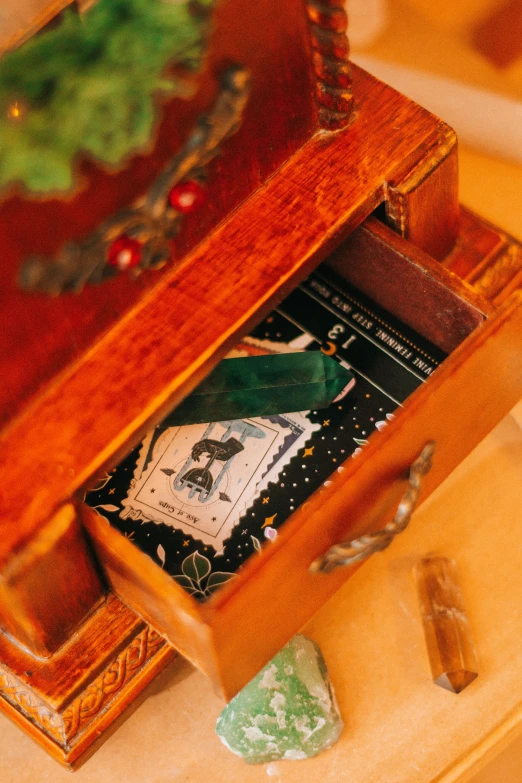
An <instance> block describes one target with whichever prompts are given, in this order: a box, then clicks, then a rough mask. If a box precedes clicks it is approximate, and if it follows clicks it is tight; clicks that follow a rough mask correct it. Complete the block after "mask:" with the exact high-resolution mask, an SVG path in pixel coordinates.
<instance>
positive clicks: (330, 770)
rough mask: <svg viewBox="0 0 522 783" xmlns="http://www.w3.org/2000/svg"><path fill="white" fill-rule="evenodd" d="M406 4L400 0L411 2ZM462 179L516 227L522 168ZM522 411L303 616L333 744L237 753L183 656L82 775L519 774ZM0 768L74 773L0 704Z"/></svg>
mask: <svg viewBox="0 0 522 783" xmlns="http://www.w3.org/2000/svg"><path fill="white" fill-rule="evenodd" d="M460 2H470V0H460ZM414 5H415V0H409V2H408V3H407V4H406V3H404V2H402V3H401V2H399V3H397V7H399V6H400V7H401V9H402V10H403V11H404V13H407V11H408V9H409V10H411V8H412V7H413V6H414ZM424 5H425V4H424V3H423V2H421V0H419V2H418V9H416V11H415V13H416V14H417V16H416V17H415V18H417V19H418V20H420V19H421V15H420V14H421V11H422V10H423V6H424ZM407 6H408V8H407ZM410 21H411V20H410ZM419 24H420V21H419ZM383 45H384V44H382V43H381V46H383ZM434 46H435V44H434ZM391 48H393V47H391ZM427 57H428V59H429V53H428V55H427ZM433 57H435V55H433ZM484 78H485V77H484ZM486 82H487V79H486V78H485V81H484V86H487V83H486ZM461 183H462V200H463V202H464V203H465V204H466V205H468V206H470V207H472V208H473V209H475V210H477V211H479V212H480V213H481V214H483V215H484V216H485V217H488V218H489V219H491V220H493V221H494V222H496V223H497V224H499V225H500V226H502V227H503V228H505V229H507V230H509V231H511V232H512V233H513V234H515V235H516V236H518V237H519V238H522V219H521V217H520V204H521V201H522V170H521V169H520V168H517V167H515V166H513V165H511V164H509V163H506V162H504V161H499V160H493V159H489V158H487V157H485V156H484V155H482V154H479V153H477V152H475V151H473V150H469V149H463V150H462V151H461ZM484 372H487V368H484ZM517 419H518V421H517ZM521 425H522V404H521V405H519V406H518V410H517V409H516V410H515V415H512V416H508V417H506V419H505V420H504V421H503V422H502V423H501V424H500V425H499V426H498V427H497V428H496V429H495V430H494V431H493V432H492V433H491V434H490V435H489V436H488V437H487V438H486V439H485V440H484V441H483V442H482V443H481V444H480V446H479V447H478V448H477V449H476V450H475V451H474V452H473V453H472V454H471V455H470V456H469V457H468V459H467V460H466V461H465V462H464V463H462V465H461V466H460V467H459V468H458V469H457V470H456V471H454V473H453V474H452V475H451V476H450V477H449V479H447V480H446V482H445V483H444V484H443V485H442V486H441V487H440V488H439V489H438V490H437V491H436V492H435V493H434V494H433V495H432V496H431V497H430V499H429V500H428V501H427V502H426V503H425V504H424V505H423V506H422V508H421V509H420V510H419V511H418V512H417V514H416V515H415V517H414V521H413V523H412V526H411V527H410V529H409V530H407V531H406V532H405V533H404V534H403V535H402V536H400V537H399V539H398V540H397V541H396V542H395V543H394V545H393V546H392V547H391V548H390V549H389V550H388V551H387V552H385V553H382V554H379V555H377V556H375V557H374V558H373V559H372V560H371V561H370V562H369V563H368V564H367V565H366V566H364V567H363V568H362V569H361V570H360V571H359V572H358V573H357V574H356V575H355V576H354V577H353V578H352V579H351V580H350V581H349V582H348V583H347V584H346V585H345V587H344V588H343V589H342V590H341V591H340V592H339V593H337V595H335V596H334V597H333V599H331V600H330V601H329V603H328V604H327V605H326V606H325V607H324V608H323V609H322V610H321V612H319V613H318V614H317V615H316V617H315V618H314V619H313V620H312V621H311V623H309V625H308V626H307V627H306V628H305V629H304V632H305V633H307V634H308V635H309V636H310V637H312V638H313V639H315V640H316V641H317V642H318V643H319V644H320V646H321V648H322V650H323V652H324V655H325V658H326V661H327V664H328V667H329V670H330V673H331V676H332V679H333V682H334V684H335V687H336V691H337V696H338V699H339V703H340V707H341V711H342V713H343V716H344V719H345V730H344V733H343V735H342V737H341V739H340V741H339V742H338V744H337V745H336V746H335V747H334V748H333V749H331V750H330V751H328V752H327V753H325V754H323V755H321V756H320V757H318V758H316V759H313V760H310V761H305V762H278V763H273V764H269V765H266V766H261V767H248V766H246V765H245V764H244V763H243V762H242V761H241V760H240V759H237V758H236V757H235V756H233V755H232V754H231V753H229V751H227V750H226V749H225V748H224V747H223V746H222V745H221V743H220V742H219V740H218V739H217V737H216V735H215V734H214V730H213V727H214V724H215V721H216V718H217V716H218V714H219V712H220V709H221V707H222V704H221V702H220V701H219V699H218V698H217V697H215V696H214V694H213V693H212V690H211V686H210V684H209V682H208V681H207V680H206V678H205V677H204V676H203V675H202V674H200V673H199V672H197V671H195V670H193V669H192V668H191V667H190V666H189V664H187V663H185V662H183V661H176V662H174V664H173V665H172V666H171V668H170V669H169V670H168V671H167V672H166V674H165V675H164V676H163V678H162V679H161V680H160V681H158V682H157V683H156V684H155V685H154V686H153V690H152V692H151V693H152V695H151V696H150V697H149V699H148V700H147V701H146V702H145V703H144V704H143V705H142V706H141V707H140V708H139V709H138V710H137V712H136V713H135V714H134V715H133V716H132V717H131V718H130V719H129V720H128V721H127V723H125V724H124V725H123V726H122V727H121V728H120V729H119V730H118V732H117V733H116V734H115V735H114V736H113V737H112V738H110V739H109V740H108V742H107V743H106V744H105V745H104V746H103V747H102V748H101V750H100V751H99V752H98V753H97V754H96V755H95V756H94V757H93V758H92V759H91V760H90V761H89V762H87V764H86V766H85V767H84V768H82V769H81V770H80V771H79V772H77V773H75V779H76V780H77V781H78V783H99V781H103V782H104V783H121V782H122V781H125V783H182V782H183V783H184V782H185V781H187V782H188V781H190V782H191V783H200V781H201V783H203V781H205V783H207V782H208V781H209V780H211V781H216V783H221V781H226V782H227V783H236V782H237V783H257V781H267V780H268V781H272V780H273V781H274V783H303V781H305V780H319V779H320V780H321V781H323V783H330V782H331V783H334V781H335V783H337V781H339V780H343V779H346V780H352V781H354V782H355V781H356V782H357V783H373V782H374V781H378V783H428V781H438V782H439V783H449V782H450V781H456V780H473V782H474V783H493V781H496V780H499V779H502V780H503V781H505V783H518V781H519V780H520V772H519V769H520V758H521V756H522V746H521V742H520V740H518V741H516V742H515V744H514V745H512V746H511V747H510V748H509V749H508V750H506V752H505V754H504V756H502V757H501V758H500V759H499V760H492V761H491V762H490V765H489V766H487V765H486V767H485V768H484V770H483V771H482V772H478V769H479V767H480V766H482V765H483V764H484V763H485V762H487V760H488V758H493V756H495V754H496V753H497V752H499V751H500V750H501V749H502V747H503V746H504V745H506V744H507V743H508V741H511V740H512V739H513V738H516V735H517V732H518V733H520V734H521V735H522V675H521V673H520V672H521V666H520V662H521V657H522V653H521V652H520V642H519V639H520V638H521V635H522V611H521V610H520V608H519V607H520V595H521V594H522V548H521V547H520V546H519V545H518V536H519V529H520V515H521V509H522V429H521ZM433 551H436V552H438V553H440V554H444V555H448V556H450V557H454V558H455V559H456V560H457V564H458V567H459V571H460V574H461V582H462V587H463V590H464V594H465V598H466V603H467V607H468V613H469V617H470V624H471V628H472V631H473V634H474V638H475V643H476V648H477V654H478V660H479V670H480V676H479V678H478V679H477V680H476V681H475V682H474V683H473V684H472V685H471V686H470V687H469V688H468V689H467V690H466V691H464V692H463V693H462V694H461V695H459V696H455V695H453V694H451V693H448V692H446V691H444V690H442V689H440V688H437V687H436V686H434V685H433V684H432V683H431V681H430V677H429V667H428V661H427V658H426V653H425V648H424V640H423V636H422V627H421V624H420V622H419V617H418V609H417V605H416V598H415V592H414V586H413V581H412V578H411V567H412V564H413V563H414V562H415V560H416V559H417V558H419V557H421V556H423V555H425V554H426V553H428V552H433ZM275 621H276V620H275ZM500 770H502V772H503V774H502V775H500V774H499V771H500ZM477 775H478V776H477ZM0 777H1V779H2V782H3V783H15V781H16V783H40V781H52V783H62V781H64V783H65V781H70V780H71V777H70V773H68V772H66V771H64V770H61V769H60V768H59V767H58V766H57V765H56V763H55V762H53V761H51V760H50V759H48V758H47V757H46V755H45V754H44V753H43V751H41V750H40V749H39V748H37V747H36V746H35V745H33V743H32V742H31V740H30V739H29V738H28V737H26V736H25V735H23V734H22V733H21V732H20V731H19V730H18V729H17V728H15V727H14V726H13V725H11V724H10V723H9V722H8V721H7V719H6V718H4V717H3V716H0Z"/></svg>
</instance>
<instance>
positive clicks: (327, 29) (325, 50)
mask: <svg viewBox="0 0 522 783" xmlns="http://www.w3.org/2000/svg"><path fill="white" fill-rule="evenodd" d="M306 12H307V16H308V23H309V28H310V37H311V41H312V49H313V54H312V62H313V67H314V71H315V75H316V100H317V103H318V105H319V122H320V124H321V127H322V128H324V129H325V130H330V131H333V130H339V129H340V128H345V127H346V126H347V125H348V124H349V122H350V119H351V116H352V108H353V95H352V70H351V65H350V62H349V59H348V57H349V54H350V45H349V43H348V38H347V36H346V29H347V27H348V17H347V14H346V11H345V10H344V0H321V2H319V1H318V0H307V2H306Z"/></svg>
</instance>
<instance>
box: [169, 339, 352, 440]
mask: <svg viewBox="0 0 522 783" xmlns="http://www.w3.org/2000/svg"><path fill="white" fill-rule="evenodd" d="M354 381H355V379H354V376H353V374H352V373H351V372H350V371H349V370H347V369H345V368H344V367H343V366H342V365H340V364H339V363H338V362H336V361H335V360H334V359H332V358H331V357H329V356H325V354H324V353H321V351H307V352H303V353H284V354H268V355H266V356H249V357H245V358H240V359H224V360H223V361H222V362H220V363H219V364H218V366H217V367H216V369H215V370H214V371H213V372H211V373H210V375H209V376H208V377H207V378H205V380H204V381H203V382H202V383H201V384H200V385H199V386H198V387H197V388H196V389H195V390H194V391H193V392H192V394H191V395H190V396H189V397H187V398H186V399H185V400H184V401H183V402H182V403H181V405H179V406H178V407H177V408H176V410H174V411H173V412H172V413H171V415H170V416H168V418H167V419H166V420H165V422H163V423H164V424H166V425H167V426H169V427H172V426H180V425H184V424H201V423H205V422H210V421H222V420H225V419H242V418H245V417H247V416H270V415H273V414H277V413H293V412H295V411H306V410H316V409H317V408H326V407H328V405H330V404H331V403H332V402H333V400H335V398H336V397H338V396H339V394H340V393H341V392H342V391H343V390H344V389H345V388H346V387H347V386H348V385H349V384H351V383H354Z"/></svg>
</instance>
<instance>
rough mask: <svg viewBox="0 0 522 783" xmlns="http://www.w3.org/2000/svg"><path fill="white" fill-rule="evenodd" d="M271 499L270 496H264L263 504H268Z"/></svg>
mask: <svg viewBox="0 0 522 783" xmlns="http://www.w3.org/2000/svg"><path fill="white" fill-rule="evenodd" d="M269 500H270V498H263V504H264V505H265V506H266V504H267V503H268V501H269Z"/></svg>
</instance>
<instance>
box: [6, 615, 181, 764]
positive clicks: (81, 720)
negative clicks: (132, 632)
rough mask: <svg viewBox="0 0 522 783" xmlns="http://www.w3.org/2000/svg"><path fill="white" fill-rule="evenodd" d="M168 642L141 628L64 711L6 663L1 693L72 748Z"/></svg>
mask: <svg viewBox="0 0 522 783" xmlns="http://www.w3.org/2000/svg"><path fill="white" fill-rule="evenodd" d="M166 645H167V643H166V642H165V640H164V639H163V637H162V636H160V635H159V634H158V633H157V632H156V631H155V630H154V629H153V628H151V627H150V626H146V627H145V628H143V627H141V630H140V632H139V633H138V634H137V635H136V636H135V637H134V638H133V639H132V640H131V641H130V642H129V643H128V644H127V646H126V647H125V649H124V650H122V652H120V653H119V655H118V656H117V657H116V658H115V659H114V660H112V661H111V662H110V663H109V664H108V665H107V666H106V667H105V669H104V670H103V672H102V673H101V674H100V675H99V676H98V677H97V678H96V679H95V680H94V681H93V682H91V683H90V684H89V685H88V686H87V687H86V688H85V689H84V690H83V691H82V692H81V693H80V694H79V696H77V697H76V699H75V700H74V701H73V702H72V704H70V705H69V706H68V707H67V708H66V709H65V710H64V711H63V712H60V711H57V710H55V709H53V708H52V707H51V706H50V705H48V704H47V703H46V702H45V701H44V700H43V699H42V698H41V697H40V696H38V695H37V694H36V693H35V692H34V691H33V690H32V689H31V687H30V686H28V685H27V684H26V683H24V682H22V681H21V680H20V679H19V678H18V677H16V676H15V675H14V674H12V673H11V672H10V671H9V669H8V667H6V666H4V665H3V664H0V696H1V697H2V698H3V699H5V700H6V701H7V702H8V703H9V704H11V705H12V706H13V707H15V708H16V709H17V710H18V711H19V712H21V713H22V715H24V716H25V717H26V718H27V719H29V720H30V721H31V723H33V724H34V725H35V726H36V727H37V728H38V729H40V730H41V731H42V732H44V733H45V734H47V735H48V736H50V737H51V738H52V739H54V740H55V741H56V742H57V743H58V744H59V745H60V747H61V748H62V749H63V750H64V751H69V750H70V749H71V746H72V745H73V744H74V741H75V740H76V739H77V738H78V737H79V735H80V734H81V733H82V732H83V731H84V730H86V729H87V728H88V727H89V726H90V725H91V724H92V723H93V721H95V720H96V718H97V716H98V715H99V714H100V713H101V712H102V711H104V709H105V708H106V707H108V705H109V704H110V703H111V702H113V701H115V700H116V699H118V698H119V696H120V695H121V693H122V691H123V690H124V689H125V687H126V686H127V685H128V684H129V683H130V681H131V680H132V679H133V678H134V677H136V676H137V675H138V674H141V673H142V672H143V671H144V670H145V669H146V668H147V667H148V666H149V664H150V663H151V662H152V661H153V659H154V658H155V657H156V655H157V654H158V653H160V651H161V652H163V651H164V650H163V648H164V647H165V646H166Z"/></svg>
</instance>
